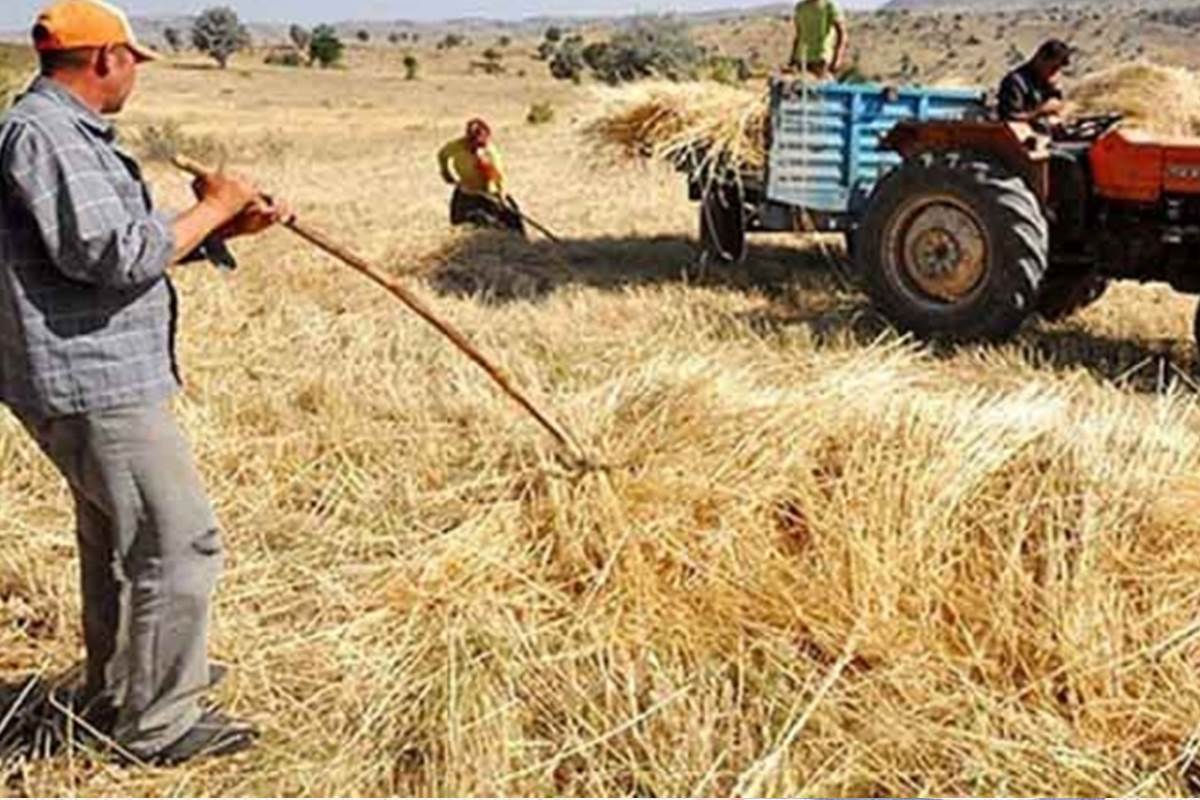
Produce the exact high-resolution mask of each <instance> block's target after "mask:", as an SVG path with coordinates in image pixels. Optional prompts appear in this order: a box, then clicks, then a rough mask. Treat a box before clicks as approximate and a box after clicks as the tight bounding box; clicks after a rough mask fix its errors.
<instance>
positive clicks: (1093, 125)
mask: <svg viewBox="0 0 1200 800" xmlns="http://www.w3.org/2000/svg"><path fill="white" fill-rule="evenodd" d="M1123 118H1124V117H1123V116H1122V115H1121V114H1092V115H1089V116H1086V117H1075V118H1074V119H1071V120H1068V121H1066V122H1064V123H1063V124H1062V126H1060V127H1059V129H1058V130H1057V131H1056V135H1055V137H1054V138H1055V139H1059V140H1066V141H1072V142H1091V141H1095V140H1096V139H1099V138H1100V137H1101V136H1103V135H1104V134H1106V133H1108V132H1109V130H1111V129H1112V127H1113V126H1114V125H1116V124H1117V123H1118V122H1120V121H1121V120H1122V119H1123Z"/></svg>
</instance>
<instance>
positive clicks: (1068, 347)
mask: <svg viewBox="0 0 1200 800" xmlns="http://www.w3.org/2000/svg"><path fill="white" fill-rule="evenodd" d="M1101 302H1103V301H1101ZM806 306H807V307H806ZM741 320H742V321H743V322H745V323H746V324H748V325H750V326H751V327H752V328H753V329H755V330H758V331H760V332H774V331H779V330H782V329H785V328H787V327H791V326H803V327H806V328H807V329H808V330H809V331H810V332H811V334H812V336H813V338H814V340H815V341H816V342H817V343H818V345H827V344H831V343H833V342H834V341H839V342H843V343H844V342H845V341H846V340H847V339H849V341H851V342H854V343H857V344H859V345H862V346H866V345H869V344H872V343H874V342H877V341H879V340H880V338H881V337H886V336H889V335H890V336H899V335H900V334H898V333H897V332H896V331H895V329H894V328H892V326H891V325H890V324H889V323H888V322H887V320H886V319H884V318H883V317H882V316H881V315H880V314H879V312H878V311H876V310H875V309H874V308H873V307H872V306H871V304H870V302H869V301H868V300H867V299H866V298H863V297H860V296H850V297H847V296H842V297H841V298H840V302H838V303H837V304H836V305H834V306H833V307H827V304H816V305H815V306H813V305H812V304H811V303H808V302H806V298H805V297H804V291H803V290H802V289H793V288H792V287H785V288H784V289H782V290H781V291H780V293H779V294H778V296H777V298H776V299H775V300H774V301H773V302H772V303H771V304H770V305H769V306H768V307H766V308H762V309H755V310H754V311H751V312H748V313H746V314H743V315H742V316H741ZM988 347H993V348H994V347H1000V348H1006V349H1007V351H1008V352H1009V353H1011V354H1013V355H1016V356H1018V357H1020V358H1021V359H1023V360H1024V361H1025V362H1027V363H1028V364H1030V365H1031V366H1033V367H1035V368H1037V369H1044V370H1051V371H1063V372H1067V371H1072V370H1077V369H1082V370H1085V371H1087V372H1088V373H1090V374H1092V375H1093V376H1094V377H1096V378H1097V379H1099V380H1103V381H1106V382H1109V383H1111V384H1113V385H1115V386H1117V387H1119V388H1122V389H1127V390H1130V391H1135V392H1139V393H1143V394H1164V393H1166V392H1168V391H1180V390H1182V391H1187V392H1200V364H1198V363H1197V354H1196V346H1195V344H1194V343H1193V342H1191V341H1190V340H1183V339H1136V338H1135V339H1118V338H1114V337H1111V336H1104V335H1101V334H1097V333H1093V332H1091V331H1089V330H1087V329H1086V328H1084V327H1083V325H1082V323H1080V322H1079V321H1071V320H1068V321H1067V322H1065V323H1058V324H1056V325H1049V324H1047V323H1045V322H1042V321H1040V320H1033V321H1031V322H1030V323H1029V324H1028V325H1027V326H1026V327H1025V328H1024V329H1023V330H1022V331H1021V332H1020V334H1018V335H1017V337H1016V338H1015V339H1014V340H1013V342H1011V343H1005V344H999V345H994V344H952V343H945V342H931V343H929V344H927V345H926V352H928V353H930V354H931V355H934V356H935V357H938V358H944V359H950V358H954V357H955V356H958V355H960V354H962V353H963V352H965V351H969V350H972V349H979V348H988Z"/></svg>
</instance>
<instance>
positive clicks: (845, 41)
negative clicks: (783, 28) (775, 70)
mask: <svg viewBox="0 0 1200 800" xmlns="http://www.w3.org/2000/svg"><path fill="white" fill-rule="evenodd" d="M793 20H794V22H795V24H796V38H795V39H794V40H793V43H792V61H791V65H790V66H791V67H792V68H793V69H797V70H800V71H801V72H807V73H808V74H810V75H812V76H814V77H816V78H818V79H821V80H825V79H829V78H832V77H834V75H836V74H837V73H838V72H839V71H840V70H841V69H842V67H844V66H845V64H846V48H847V46H848V45H849V44H850V36H849V34H848V32H847V28H846V18H845V16H844V15H843V14H842V10H841V9H840V8H839V7H838V5H837V3H836V2H834V0H800V2H799V3H797V4H796V12H795V14H794V15H793Z"/></svg>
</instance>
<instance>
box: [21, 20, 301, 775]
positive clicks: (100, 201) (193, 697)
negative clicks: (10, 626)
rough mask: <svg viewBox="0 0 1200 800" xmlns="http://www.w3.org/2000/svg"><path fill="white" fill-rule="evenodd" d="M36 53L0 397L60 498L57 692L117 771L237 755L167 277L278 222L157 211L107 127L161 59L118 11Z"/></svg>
mask: <svg viewBox="0 0 1200 800" xmlns="http://www.w3.org/2000/svg"><path fill="white" fill-rule="evenodd" d="M33 42H34V47H35V49H36V51H37V54H38V57H39V61H40V76H39V77H38V78H37V79H36V80H35V81H34V82H33V83H32V84H31V85H30V87H29V88H28V90H27V91H26V92H25V93H24V94H23V95H22V96H21V97H20V98H19V99H18V100H17V102H16V103H15V105H13V107H12V108H11V109H9V111H8V112H7V113H5V114H4V115H3V116H2V117H0V404H3V405H6V406H8V407H9V408H10V409H11V410H12V412H13V413H14V414H15V415H16V417H17V418H18V419H19V420H20V422H21V423H22V424H23V426H24V427H25V429H26V430H27V431H28V433H29V435H30V436H31V437H32V438H33V440H34V441H35V442H36V443H37V445H38V446H39V447H40V448H41V450H42V451H43V452H44V453H45V455H46V456H47V457H48V458H49V460H50V461H51V462H52V463H53V464H54V466H55V467H56V468H57V469H58V471H59V472H60V473H61V474H62V476H63V478H64V479H65V480H66V483H67V486H68V487H69V489H70V492H71V498H72V501H73V506H74V511H75V525H76V529H75V533H76V540H77V546H78V549H79V555H80V573H81V579H82V582H81V587H80V589H81V593H82V598H83V602H82V607H83V641H84V648H85V651H86V670H85V675H86V678H85V683H84V685H83V686H82V687H78V688H76V689H74V690H68V689H66V688H65V687H64V688H60V690H59V691H60V693H61V697H62V699H63V701H64V702H65V703H66V704H68V705H69V707H70V709H71V711H72V713H73V714H74V715H76V716H77V717H79V718H82V719H83V720H84V721H85V722H86V723H87V726H88V727H89V728H91V729H93V730H94V731H96V732H99V733H100V734H101V735H102V737H103V740H108V741H112V742H115V743H116V745H118V746H119V748H120V753H119V755H118V757H119V758H120V759H123V760H127V759H128V757H129V756H133V757H135V758H137V759H139V760H144V761H149V762H152V763H158V764H175V763H180V762H183V761H187V760H189V759H191V758H194V757H197V756H201V755H221V754H227V753H232V752H236V751H239V750H244V749H246V748H247V747H249V746H250V745H251V744H253V742H254V741H255V739H256V738H257V731H256V729H255V728H254V726H253V725H251V724H249V723H245V722H242V721H239V720H235V719H232V718H231V717H228V716H226V715H224V714H222V713H220V712H217V711H215V710H211V709H206V708H205V707H204V706H202V705H201V702H200V701H201V697H202V696H203V695H204V694H205V692H206V691H207V690H208V689H210V688H211V684H212V683H213V682H214V681H215V680H216V679H218V678H219V676H220V673H221V672H222V671H223V670H222V669H221V668H220V667H213V666H211V665H210V664H209V661H208V652H207V651H208V624H209V609H210V603H211V599H212V595H213V592H214V590H215V587H216V583H217V577H218V574H219V573H220V571H221V567H222V559H223V548H222V541H221V535H220V532H219V531H218V528H217V520H216V517H215V516H214V514H213V508H212V505H211V503H210V502H209V499H208V497H207V495H206V492H205V488H204V484H203V482H202V480H201V477H200V473H199V470H198V469H197V465H196V461H195V459H194V457H193V455H192V452H191V449H190V447H189V445H188V442H187V440H186V439H185V438H184V435H183V433H182V431H180V429H179V426H178V425H177V424H176V421H175V418H174V417H173V415H172V413H171V409H170V406H169V402H168V401H169V398H170V397H171V396H172V395H173V394H175V392H176V391H177V389H178V387H179V378H178V375H179V372H178V369H177V364H176V361H175V327H176V319H177V317H176V296H175V291H174V289H173V287H172V285H171V280H170V278H169V277H168V276H167V271H168V269H169V268H170V267H172V266H173V265H175V264H178V263H180V262H183V261H187V260H191V259H192V258H194V257H195V256H196V255H197V254H202V253H204V252H206V251H207V247H208V246H210V245H216V244H217V243H218V242H219V241H220V240H223V239H224V238H229V237H233V236H239V235H243V234H251V233H257V232H259V231H262V230H265V229H266V228H268V227H270V226H272V225H274V224H275V223H277V222H279V221H280V220H281V218H283V217H284V216H286V214H287V212H286V211H284V210H282V209H279V208H275V207H271V206H268V205H267V204H266V201H264V200H262V199H260V198H259V194H258V191H257V190H256V189H255V187H254V186H252V185H251V184H249V183H248V182H246V181H244V180H241V179H239V178H236V177H232V176H214V177H211V178H208V179H205V180H202V181H200V182H199V184H198V186H197V193H198V195H199V197H200V199H199V202H197V203H196V204H195V205H193V206H192V207H191V208H190V209H188V210H187V211H185V212H183V213H182V214H180V215H179V216H176V217H170V216H167V215H166V214H164V213H162V212H161V211H158V210H156V209H155V208H154V207H153V204H152V201H151V197H150V192H149V189H148V187H147V186H146V184H145V183H144V181H143V179H142V173H141V169H140V167H139V166H138V164H137V163H136V162H135V161H134V159H133V158H132V157H131V156H129V155H128V154H127V153H126V152H125V151H123V150H122V149H121V148H120V147H118V146H117V144H116V141H115V140H116V131H115V129H114V127H113V124H112V122H111V121H109V120H108V119H106V118H105V115H109V114H114V113H116V112H118V111H120V110H121V109H122V107H123V106H124V105H125V102H126V100H127V99H128V98H129V96H130V94H131V93H132V91H133V87H134V83H135V79H136V74H137V71H138V68H139V66H140V65H141V64H142V63H143V62H146V61H150V60H153V59H154V58H156V56H155V54H154V53H153V52H152V51H150V50H147V49H145V48H143V47H142V46H140V45H139V44H138V43H137V41H136V40H135V38H134V35H133V33H132V31H131V29H130V27H129V22H128V20H127V19H126V18H125V15H124V14H123V13H122V12H120V11H118V10H117V9H115V8H113V7H112V6H110V5H107V4H104V3H100V2H94V1H93V0H61V2H57V3H55V4H54V5H52V6H50V7H49V8H47V9H46V10H45V11H44V12H42V14H41V15H39V17H38V18H37V21H36V23H35V25H34V28H33ZM81 728H83V726H82V725H78V724H77V725H76V729H77V730H79V729H81ZM84 729H85V730H86V728H84Z"/></svg>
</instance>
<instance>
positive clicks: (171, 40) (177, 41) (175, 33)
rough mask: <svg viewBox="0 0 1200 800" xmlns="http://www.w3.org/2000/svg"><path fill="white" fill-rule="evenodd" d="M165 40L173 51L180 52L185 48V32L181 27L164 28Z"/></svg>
mask: <svg viewBox="0 0 1200 800" xmlns="http://www.w3.org/2000/svg"><path fill="white" fill-rule="evenodd" d="M163 40H164V41H165V42H166V43H167V47H169V48H170V49H171V52H172V53H178V52H179V51H180V50H182V49H183V33H182V32H181V31H180V30H179V28H164V29H163Z"/></svg>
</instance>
